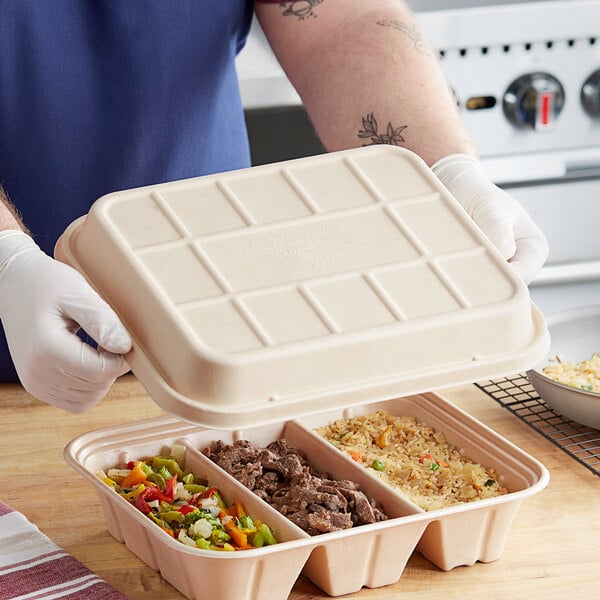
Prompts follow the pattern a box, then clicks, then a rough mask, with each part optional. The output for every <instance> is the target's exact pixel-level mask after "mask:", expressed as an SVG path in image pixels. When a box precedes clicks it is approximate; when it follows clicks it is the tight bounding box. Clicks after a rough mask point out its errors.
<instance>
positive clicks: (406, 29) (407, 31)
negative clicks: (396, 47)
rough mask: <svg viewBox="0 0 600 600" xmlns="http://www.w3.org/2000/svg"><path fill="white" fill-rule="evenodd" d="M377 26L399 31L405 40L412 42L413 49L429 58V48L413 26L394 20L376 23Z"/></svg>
mask: <svg viewBox="0 0 600 600" xmlns="http://www.w3.org/2000/svg"><path fill="white" fill-rule="evenodd" d="M377 25H381V26H382V27H391V28H392V29H396V30H398V31H400V32H401V33H403V34H404V35H405V36H406V37H407V38H409V39H410V40H412V42H413V44H414V48H415V50H416V51H417V52H420V53H421V54H425V55H426V56H431V52H430V49H429V46H428V45H427V42H426V41H425V39H424V38H423V36H422V35H421V32H420V31H419V30H418V29H417V26H416V25H415V24H412V25H407V24H406V23H402V22H401V21H398V20H396V19H385V20H383V21H378V22H377Z"/></svg>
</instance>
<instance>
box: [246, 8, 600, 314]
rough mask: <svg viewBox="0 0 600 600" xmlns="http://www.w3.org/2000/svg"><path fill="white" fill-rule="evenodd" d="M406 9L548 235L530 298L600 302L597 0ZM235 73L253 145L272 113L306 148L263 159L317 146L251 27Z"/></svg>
mask: <svg viewBox="0 0 600 600" xmlns="http://www.w3.org/2000/svg"><path fill="white" fill-rule="evenodd" d="M408 4H409V5H410V6H411V8H412V9H413V10H414V11H415V13H416V15H417V17H418V19H419V21H420V23H421V25H422V27H423V30H424V32H425V34H426V37H427V38H428V39H429V41H430V43H431V45H432V46H433V47H434V48H435V49H436V50H438V51H439V52H440V56H441V65H442V68H443V71H444V73H445V75H446V78H447V80H448V83H449V85H450V86H451V87H452V89H453V91H454V93H455V95H456V97H457V100H458V102H459V105H460V107H461V110H462V112H463V115H464V121H465V125H466V127H467V129H468V130H469V132H470V133H471V135H472V136H473V138H474V139H475V140H476V142H477V145H478V147H479V150H480V153H481V158H482V162H483V165H484V167H485V169H486V171H487V172H488V173H489V175H490V177H491V178H492V179H493V180H494V181H495V182H496V183H498V184H499V185H501V186H502V187H504V188H505V189H507V190H508V191H510V193H512V194H513V195H514V196H515V197H516V198H517V199H518V200H520V201H521V202H522V203H523V205H524V206H525V208H526V209H527V210H528V211H529V213H530V214H531V215H532V217H533V218H534V220H535V221H536V222H537V223H538V224H539V225H540V227H541V228H542V230H543V231H544V232H545V234H546V236H547V237H548V240H549V243H550V257H549V260H548V263H547V265H546V266H545V267H544V269H543V270H542V272H541V273H540V274H539V276H538V277H537V279H536V280H535V281H534V282H533V283H532V285H531V288H530V289H531V295H532V297H533V299H534V301H535V302H536V303H537V304H538V305H539V306H540V308H541V309H542V311H544V312H545V313H546V314H551V313H554V312H557V311H559V310H562V309H566V308H573V307H577V306H586V305H591V304H600V233H599V229H600V0H538V1H534V0H512V1H508V2H503V1H499V0H493V1H485V0H439V1H435V0H408ZM238 72H239V75H240V86H241V91H242V97H243V100H244V104H245V107H246V109H247V115H248V116H249V120H248V122H249V132H250V137H251V143H252V139H253V135H254V137H255V140H254V142H255V143H258V142H259V141H260V140H263V141H264V140H265V139H268V137H269V131H268V128H267V127H264V126H262V125H259V126H258V127H255V128H254V130H253V128H252V117H256V118H260V117H261V116H262V117H264V118H265V119H266V121H265V122H273V121H272V119H273V117H274V116H275V117H277V116H279V118H280V120H281V122H282V123H283V124H285V123H287V124H288V125H289V126H291V127H296V128H297V129H298V132H297V134H296V135H291V136H290V135H287V134H286V136H285V139H286V140H294V139H295V140H296V143H298V144H300V143H301V144H303V146H302V147H300V146H299V147H297V148H288V147H285V148H280V150H281V155H280V156H278V155H274V156H270V157H269V156H268V157H266V158H265V159H264V160H263V162H267V161H268V160H282V159H285V158H289V157H293V156H299V155H302V154H311V153H316V152H319V151H321V149H320V146H319V144H318V140H316V139H315V138H314V137H311V135H312V130H311V128H310V125H309V124H308V122H307V120H305V119H304V120H303V116H302V107H301V102H300V99H299V97H298V96H297V94H296V92H295V90H294V89H293V87H292V86H291V84H290V83H289V82H288V81H287V79H286V77H285V75H284V74H283V71H282V70H281V68H280V67H279V65H278V63H277V61H276V59H275V58H274V57H273V55H272V53H271V51H270V49H269V47H268V44H267V43H266V41H265V40H264V37H263V36H262V33H261V32H260V28H259V27H258V26H257V25H255V27H253V30H252V33H251V36H250V39H249V42H248V45H247V47H246V49H245V50H244V51H243V52H242V54H241V55H240V57H239V61H238ZM303 123H304V125H303ZM278 127H279V126H278ZM283 129H284V130H285V126H284V128H283ZM286 133H287V132H286ZM286 144H289V141H288V142H286Z"/></svg>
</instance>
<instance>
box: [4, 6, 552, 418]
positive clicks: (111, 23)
mask: <svg viewBox="0 0 600 600" xmlns="http://www.w3.org/2000/svg"><path fill="white" fill-rule="evenodd" d="M253 9H255V11H256V15H257V17H258V19H259V21H260V23H261V26H262V28H263V30H264V32H265V35H266V36H267V38H268V40H269V42H270V44H271V45H272V47H273V50H274V52H275V54H276V55H277V57H278V59H279V61H280V62H281V65H282V67H283V68H284V70H285V71H286V73H287V75H288V77H289V79H290V81H291V82H292V83H293V84H294V86H295V87H296V89H297V90H298V92H299V94H300V96H301V97H302V99H303V102H304V105H305V107H306V109H307V111H308V114H309V115H310V118H311V120H312V122H313V124H314V126H315V128H316V131H317V133H318V135H319V137H320V139H321V141H322V143H323V144H324V146H325V147H326V149H327V150H329V151H335V150H341V149H346V148H351V147H355V146H361V145H368V144H380V143H385V144H394V145H401V146H404V147H406V148H408V149H410V150H412V151H414V152H416V153H417V154H418V155H420V156H421V157H422V158H423V160H425V162H426V163H427V164H428V165H430V166H432V168H433V170H434V172H435V173H436V174H437V175H438V177H439V178H440V179H441V180H442V182H443V183H444V184H445V185H446V186H447V187H448V188H449V190H450V191H451V192H452V193H453V194H454V196H455V197H456V198H457V199H458V201H459V202H461V204H462V205H463V206H464V208H465V209H466V210H467V212H468V213H469V214H470V215H471V217H472V218H473V219H474V220H475V222H476V223H477V224H478V225H479V226H480V227H481V228H482V229H483V231H484V232H485V233H486V234H487V235H488V236H489V237H490V239H491V240H492V241H493V242H494V244H495V245H496V246H497V247H498V248H499V250H500V252H501V253H502V254H503V255H504V256H505V258H506V259H507V260H509V261H510V264H511V265H512V266H513V267H514V268H515V270H516V272H517V273H518V274H519V275H520V276H521V277H522V278H523V279H524V280H525V281H526V282H529V281H530V280H531V279H532V278H533V277H534V276H535V274H536V272H537V271H538V269H539V268H540V267H541V265H542V264H543V262H544V261H545V259H546V257H547V253H548V248H547V244H546V241H545V239H544V237H543V235H542V233H541V232H540V231H539V229H538V228H537V227H536V226H535V224H534V223H533V222H532V221H531V219H530V218H529V216H528V215H527V214H526V213H525V211H524V210H523V209H522V208H521V206H520V205H519V204H518V203H517V202H516V201H515V200H513V199H512V198H511V197H509V196H508V195H506V194H505V193H504V192H502V191H501V190H499V189H498V188H497V187H496V186H494V185H493V184H492V183H491V182H490V181H489V180H488V179H487V178H486V177H485V175H484V174H483V172H482V170H481V167H480V165H479V163H478V161H477V159H476V150H475V148H474V146H473V143H472V141H471V140H470V139H469V136H468V135H467V133H466V131H465V129H464V127H463V125H462V122H461V118H460V114H459V112H458V109H457V107H456V104H455V101H454V99H453V97H452V94H451V93H450V91H449V90H448V87H447V85H446V82H445V80H444V78H443V75H442V73H441V71H440V68H439V65H438V62H437V57H436V56H435V53H434V52H433V51H432V50H431V48H429V46H428V45H427V44H426V42H425V41H424V40H423V38H422V36H421V34H420V33H419V29H418V26H417V24H416V22H415V20H414V18H413V17H412V15H411V14H410V12H409V10H408V8H407V7H406V5H405V4H404V3H403V2H401V1H399V0H302V1H300V0H297V1H294V2H279V1H276V2H273V1H272V0H256V2H253V1H252V0H204V1H202V2H198V1H194V0H188V1H185V0H180V1H179V2H177V3H164V2H159V1H158V0H156V1H154V0H148V1H145V2H135V1H133V0H128V1H124V0H123V1H120V2H118V1H115V0H112V1H106V2H103V1H92V0H80V1H73V0H0V39H2V51H1V52H0V94H1V96H0V127H1V129H0V181H2V182H3V185H4V189H5V191H6V194H4V195H3V197H2V202H1V203H0V318H1V319H2V324H3V327H4V331H5V333H6V339H7V341H8V348H9V349H10V355H11V357H12V362H11V361H9V360H6V359H8V358H9V357H8V351H7V350H6V349H4V350H3V351H2V358H3V359H4V365H3V366H2V369H3V372H2V378H1V379H2V380H4V381H11V380H13V381H14V380H15V379H16V375H17V374H18V377H19V379H20V381H21V382H22V384H23V385H24V387H25V388H26V389H27V390H28V391H29V392H30V393H31V394H33V395H34V396H36V397H37V398H39V399H40V400H43V401H45V402H48V403H50V404H54V405H56V406H60V407H62V408H65V409H67V410H71V411H74V412H77V411H82V410H85V409H87V408H88V407H90V406H92V405H93V404H95V403H96V402H98V401H99V400H100V399H101V398H102V397H103V396H104V395H105V394H106V392H107V390H108V389H109V387H110V386H111V385H112V382H113V381H114V379H115V378H116V377H117V376H119V375H120V374H122V373H124V372H126V371H127V369H128V367H127V364H126V363H125V361H124V359H123V356H122V355H123V354H124V353H126V352H127V351H128V350H129V349H130V347H131V340H130V337H129V335H128V333H127V331H126V330H125V329H124V328H123V326H122V324H121V323H120V322H119V320H118V318H117V317H116V315H115V314H114V312H113V311H112V310H111V309H110V307H109V306H107V305H106V304H105V303H104V302H103V301H102V300H101V299H100V298H99V297H98V296H97V295H96V294H95V293H94V292H93V291H92V290H91V288H90V287H89V286H88V285H87V284H86V283H85V281H84V280H83V278H82V277H81V276H80V275H79V274H78V273H76V272H75V271H74V270H72V269H70V268H69V267H67V266H65V265H62V264H60V263H58V262H56V261H55V260H53V259H52V258H50V256H51V255H52V250H53V246H54V243H55V242H56V239H57V237H58V236H59V235H60V233H62V231H63V230H64V228H65V227H66V226H67V225H68V224H69V223H70V222H71V221H72V220H73V219H75V218H76V217H78V216H80V215H81V214H84V213H86V212H87V210H88V209H89V206H90V205H91V203H92V202H93V201H94V200H95V199H96V198H98V197H99V196H101V195H103V194H105V193H107V192H110V191H114V190H118V189H126V188H131V187H137V186H141V185H148V184H153V183H159V182H162V181H170V180H175V179H182V178H186V177H193V176H199V175H204V174H208V173H213V172H221V171H227V170H232V169H238V168H242V167H247V166H249V164H250V157H249V151H248V142H247V139H246V131H245V126H244V120H243V110H242V105H241V100H240V97H239V91H238V86H237V80H236V74H235V65H234V61H235V56H236V54H237V53H238V52H239V51H240V49H241V48H242V47H243V45H244V43H245V39H246V36H247V33H248V29H249V26H250V20H251V17H252V11H253ZM8 196H10V199H11V200H12V202H13V203H14V207H15V208H16V210H15V209H14V208H12V206H11V203H10V201H9V198H8ZM19 214H20V215H22V218H21V217H20V216H19ZM27 228H29V231H30V232H31V236H30V235H28V233H27V231H28V230H27ZM32 238H34V239H35V240H36V242H37V243H36V242H34V241H33V239H32ZM80 328H81V329H83V330H84V331H85V332H87V334H89V335H90V336H91V337H92V338H93V339H94V340H95V341H96V342H97V343H98V345H99V348H100V350H99V351H96V350H95V349H94V348H93V347H91V346H90V345H88V344H85V343H83V342H82V341H81V340H80V338H79V337H78V336H77V335H76V333H77V331H78V330H79V329H80ZM13 363H14V367H13Z"/></svg>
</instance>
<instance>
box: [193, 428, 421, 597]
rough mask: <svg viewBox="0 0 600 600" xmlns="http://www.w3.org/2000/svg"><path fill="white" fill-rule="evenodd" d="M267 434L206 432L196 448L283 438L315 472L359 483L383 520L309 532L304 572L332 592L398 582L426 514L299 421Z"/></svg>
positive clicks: (256, 430) (260, 443)
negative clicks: (379, 508)
mask: <svg viewBox="0 0 600 600" xmlns="http://www.w3.org/2000/svg"><path fill="white" fill-rule="evenodd" d="M269 432H270V434H271V435H265V433H266V432H265V429H264V428H253V429H249V430H246V431H237V432H235V433H233V434H228V433H227V432H214V431H213V432H206V437H205V440H204V444H200V445H198V446H196V447H197V448H198V450H201V449H202V448H203V447H205V446H208V445H210V444H211V443H212V442H213V441H216V440H221V441H223V442H224V443H226V444H231V443H233V442H234V441H235V440H236V439H245V440H248V441H250V442H252V443H253V444H254V445H256V446H260V447H265V446H266V445H267V444H269V443H270V442H272V441H274V440H276V439H279V438H284V439H286V440H287V441H288V442H289V444H290V445H291V446H293V447H294V448H295V449H297V450H298V451H300V452H301V453H302V454H303V455H304V456H305V457H306V459H307V460H308V462H309V463H310V465H311V466H312V467H313V468H314V469H315V470H316V471H318V472H321V473H327V474H329V475H330V476H331V477H332V478H333V479H336V480H342V479H348V480H351V481H354V482H356V483H358V484H359V485H360V489H361V490H362V491H363V492H364V493H365V494H366V495H367V497H369V498H375V499H376V500H377V501H378V502H379V503H380V504H381V506H382V507H383V511H384V512H385V513H386V515H387V516H388V517H389V518H388V520H386V521H381V522H378V523H374V524H369V525H360V526H357V527H353V528H351V529H346V530H343V531H336V532H331V533H324V534H321V535H315V536H312V538H311V539H312V543H313V545H314V549H313V551H312V553H311V555H310V557H309V558H308V560H307V562H306V565H305V566H304V569H303V573H304V575H306V576H307V577H308V578H309V579H310V580H311V581H312V582H313V583H315V585H317V586H319V587H320V588H321V589H322V590H324V591H325V592H327V593H328V594H329V595H331V596H339V595H343V594H349V593H352V592H356V591H358V590H360V589H361V587H363V586H367V587H381V586H384V585H388V584H390V583H394V582H396V581H398V580H399V579H400V577H401V575H402V572H403V570H404V567H405V565H406V562H407V561H408V559H409V558H410V555H411V554H412V552H413V551H414V549H415V547H416V545H417V543H418V541H419V539H420V538H421V536H422V534H423V532H424V531H425V528H426V527H427V524H428V522H429V520H430V519H429V517H428V515H426V514H425V513H424V512H423V511H422V510H420V509H419V508H418V507H417V506H415V505H414V504H413V503H411V502H409V501H407V500H406V499H405V498H404V497H401V496H399V495H398V494H396V493H395V492H394V491H393V490H392V489H391V488H389V487H388V486H386V485H384V484H382V482H380V481H378V480H377V479H375V478H372V477H370V476H369V474H368V473H366V472H365V471H364V469H360V468H357V467H356V466H355V465H353V464H352V463H349V462H347V461H345V460H340V458H341V457H339V456H338V454H337V453H336V452H333V451H332V450H333V448H332V447H331V446H330V444H328V443H326V442H324V440H322V439H320V438H319V437H317V436H315V435H314V434H313V433H312V432H310V431H307V430H306V429H304V428H303V427H301V426H299V424H298V423H296V422H294V421H288V422H286V423H284V424H283V426H281V427H280V428H279V431H277V429H276V428H274V427H271V428H270V430H269ZM215 434H216V437H215ZM196 443H197V441H196Z"/></svg>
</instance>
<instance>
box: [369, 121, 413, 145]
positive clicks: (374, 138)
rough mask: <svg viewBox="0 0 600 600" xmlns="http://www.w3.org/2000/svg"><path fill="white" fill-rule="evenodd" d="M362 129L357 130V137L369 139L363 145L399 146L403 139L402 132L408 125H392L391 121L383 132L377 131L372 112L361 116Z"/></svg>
mask: <svg viewBox="0 0 600 600" xmlns="http://www.w3.org/2000/svg"><path fill="white" fill-rule="evenodd" d="M362 126H363V128H362V129H359V130H358V134H357V135H358V137H359V138H362V139H369V140H370V141H369V142H368V143H366V144H363V146H373V145H374V144H391V145H392V146H399V145H400V143H401V142H403V141H404V137H403V136H402V132H403V131H404V130H405V129H406V128H407V127H408V125H401V126H400V127H394V126H393V125H392V123H391V122H389V123H388V124H387V128H386V130H385V133H379V129H378V127H379V126H378V124H377V119H376V118H375V115H374V114H373V113H371V114H369V115H367V116H366V117H363V118H362Z"/></svg>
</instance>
